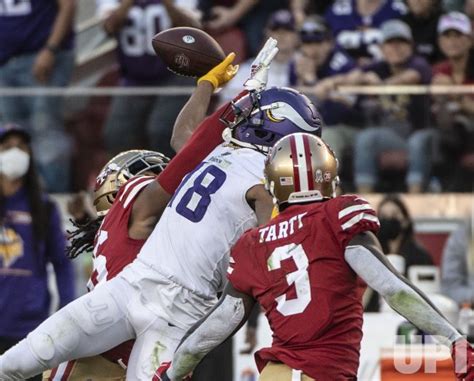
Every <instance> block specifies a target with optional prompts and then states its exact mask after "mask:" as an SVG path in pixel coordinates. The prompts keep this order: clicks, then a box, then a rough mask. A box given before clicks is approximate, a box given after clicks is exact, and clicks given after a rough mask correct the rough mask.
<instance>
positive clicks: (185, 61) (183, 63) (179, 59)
mask: <svg viewBox="0 0 474 381" xmlns="http://www.w3.org/2000/svg"><path fill="white" fill-rule="evenodd" d="M174 63H175V64H176V66H178V68H180V69H184V68H187V67H189V57H188V56H187V55H186V54H183V53H179V54H176V55H175V56H174Z"/></svg>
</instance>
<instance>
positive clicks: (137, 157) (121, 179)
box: [94, 150, 170, 216]
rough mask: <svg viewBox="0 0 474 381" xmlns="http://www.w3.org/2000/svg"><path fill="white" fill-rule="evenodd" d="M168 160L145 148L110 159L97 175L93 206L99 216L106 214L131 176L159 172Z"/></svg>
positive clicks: (125, 152) (122, 153)
mask: <svg viewBox="0 0 474 381" xmlns="http://www.w3.org/2000/svg"><path fill="white" fill-rule="evenodd" d="M169 161H170V159H169V158H167V157H166V156H165V155H163V154H161V153H159V152H154V151H146V150H130V151H124V152H121V153H119V154H118V155H117V156H115V157H113V158H112V159H110V161H109V162H108V163H107V164H105V166H104V167H103V168H102V170H101V171H100V174H99V176H97V179H96V183H95V188H94V206H95V208H96V210H97V214H98V215H99V216H104V215H105V214H107V212H108V210H109V209H110V207H111V206H112V204H113V202H114V200H115V195H116V194H117V192H118V191H119V189H120V187H121V186H122V185H123V184H125V183H126V182H127V181H128V180H129V179H130V178H132V177H133V176H140V175H145V174H147V175H153V174H159V173H160V172H161V171H162V170H163V169H164V167H165V166H166V164H168V162H169Z"/></svg>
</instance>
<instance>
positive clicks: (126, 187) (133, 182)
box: [120, 176, 143, 201]
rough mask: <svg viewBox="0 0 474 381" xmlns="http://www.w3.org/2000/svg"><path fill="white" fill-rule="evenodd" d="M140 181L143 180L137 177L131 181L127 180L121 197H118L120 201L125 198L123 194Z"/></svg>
mask: <svg viewBox="0 0 474 381" xmlns="http://www.w3.org/2000/svg"><path fill="white" fill-rule="evenodd" d="M141 179H143V177H142V176H138V177H136V178H134V179H131V180H129V181H128V182H127V183H126V184H125V189H124V190H123V193H122V195H121V196H120V201H122V200H123V198H124V197H125V194H126V193H127V191H128V189H129V188H130V187H131V186H132V185H133V184H135V183H136V182H137V181H140V180H141Z"/></svg>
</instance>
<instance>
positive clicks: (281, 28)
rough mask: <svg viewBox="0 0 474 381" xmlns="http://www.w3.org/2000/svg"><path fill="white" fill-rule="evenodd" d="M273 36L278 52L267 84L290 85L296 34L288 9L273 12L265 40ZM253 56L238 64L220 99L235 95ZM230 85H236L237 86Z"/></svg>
mask: <svg viewBox="0 0 474 381" xmlns="http://www.w3.org/2000/svg"><path fill="white" fill-rule="evenodd" d="M269 37H273V38H275V39H276V40H277V41H278V49H279V51H278V54H277V55H276V56H275V59H274V60H273V61H272V66H271V70H270V71H269V72H268V81H267V84H268V86H289V85H290V62H291V60H292V59H293V55H294V53H295V50H296V47H297V45H298V34H297V33H296V31H295V21H294V18H293V16H292V14H291V12H290V11H288V10H284V9H281V10H279V11H276V12H274V13H273V14H272V15H271V17H270V19H269V20H268V23H267V26H266V28H265V40H266V39H268V38H269ZM253 60H254V57H252V58H250V59H249V60H247V61H246V62H244V63H243V64H240V68H239V71H238V72H237V75H236V76H235V78H234V79H233V80H232V81H231V82H230V84H229V85H227V87H224V89H223V90H222V91H221V93H220V96H221V98H222V99H224V100H226V101H228V100H230V99H232V98H234V96H235V92H236V90H238V91H240V90H241V88H242V85H243V83H244V82H245V80H246V79H247V77H248V73H250V71H251V70H250V67H251V66H252V62H253ZM231 86H238V87H237V88H235V87H231Z"/></svg>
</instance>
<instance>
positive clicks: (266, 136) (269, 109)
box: [221, 87, 322, 152]
mask: <svg viewBox="0 0 474 381" xmlns="http://www.w3.org/2000/svg"><path fill="white" fill-rule="evenodd" d="M231 105H232V109H231V110H229V109H228V110H226V111H224V113H223V114H222V116H221V120H222V121H223V122H224V123H226V124H227V125H228V127H229V128H230V130H231V131H232V137H231V138H230V141H232V142H234V143H236V144H237V145H240V146H242V147H248V148H254V149H255V148H257V149H259V150H262V151H265V152H266V151H268V150H269V148H270V147H273V145H274V144H275V143H276V142H277V141H278V140H280V139H281V138H282V137H283V136H286V135H289V134H292V133H295V132H307V133H310V134H314V135H316V136H319V137H320V136H321V128H322V120H321V117H320V115H319V112H318V111H317V110H316V106H315V105H314V104H313V103H312V102H311V101H310V100H309V99H308V97H307V96H306V95H303V94H302V93H300V92H298V91H296V90H293V89H290V88H288V87H272V88H270V89H267V90H264V91H262V92H260V93H255V92H250V93H249V94H246V95H244V96H243V97H242V98H240V99H239V100H237V101H236V102H232V104H231Z"/></svg>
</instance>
